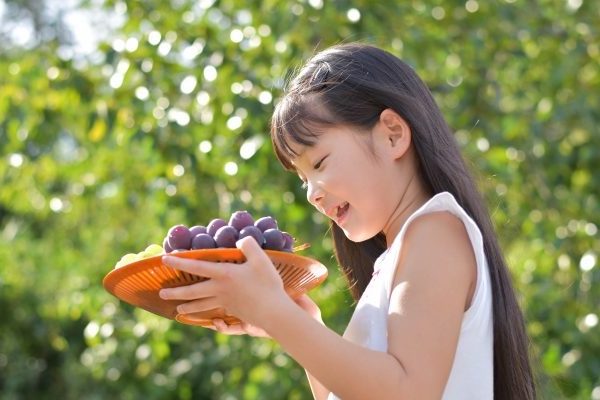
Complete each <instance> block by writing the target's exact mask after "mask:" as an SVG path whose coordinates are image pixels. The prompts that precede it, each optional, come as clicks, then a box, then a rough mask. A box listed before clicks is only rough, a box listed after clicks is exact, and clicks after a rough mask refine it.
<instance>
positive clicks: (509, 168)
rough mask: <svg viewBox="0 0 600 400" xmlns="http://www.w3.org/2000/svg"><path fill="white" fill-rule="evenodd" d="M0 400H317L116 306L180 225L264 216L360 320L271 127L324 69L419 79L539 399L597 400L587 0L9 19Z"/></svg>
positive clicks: (135, 10) (184, 6) (289, 5)
mask: <svg viewBox="0 0 600 400" xmlns="http://www.w3.org/2000/svg"><path fill="white" fill-rule="evenodd" d="M0 18H1V19H0V260H1V261H0V310H1V311H0V316H1V317H0V398H1V399H29V398H36V399H55V398H66V399H114V398H119V399H140V398H144V399H223V400H225V399H227V400H229V399H307V398H310V391H309V388H308V385H307V383H306V381H305V378H304V373H303V370H302V369H301V368H300V367H299V366H298V364H297V363H296V362H295V361H293V360H292V359H291V358H289V357H288V356H287V355H286V354H285V353H284V352H282V350H281V349H280V347H279V346H277V345H276V344H275V343H274V342H272V341H270V340H262V339H253V338H248V337H228V336H224V335H219V334H216V333H214V332H213V331H211V330H208V329H203V328H196V327H191V326H185V325H181V324H178V323H176V322H173V321H170V320H167V319H164V318H161V317H158V316H155V315H153V314H150V313H148V312H146V311H143V310H140V309H134V308H133V307H131V306H129V305H127V304H124V303H121V302H119V301H118V300H117V299H116V298H114V297H112V296H111V295H110V294H108V293H107V292H106V291H105V290H104V289H103V287H102V285H101V282H102V278H103V277H104V275H105V274H106V273H107V272H109V271H110V270H111V268H112V267H113V266H114V264H115V263H116V262H117V261H118V260H119V259H120V257H121V256H122V255H123V254H125V253H130V252H139V251H142V250H143V249H144V248H145V247H146V246H147V245H149V244H151V243H161V241H162V238H163V237H164V236H165V233H166V231H167V229H168V228H169V227H170V226H172V225H175V224H178V223H183V224H187V225H188V226H191V225H195V224H205V223H207V222H208V221H209V220H210V219H212V218H214V217H217V216H218V217H223V218H228V216H229V215H230V213H231V212H232V211H235V210H248V211H250V212H251V213H253V214H255V215H259V216H263V215H273V216H275V217H276V218H277V219H278V220H279V223H280V226H281V227H282V228H283V229H285V230H287V231H289V232H291V233H292V234H293V235H294V236H296V238H297V240H298V241H299V242H300V243H304V242H309V243H311V244H312V247H311V248H310V249H309V250H306V251H305V252H304V254H305V255H308V256H311V257H314V258H317V259H319V260H320V261H321V262H323V263H324V264H325V265H326V266H327V267H328V268H329V270H330V276H329V278H328V280H327V281H326V283H325V284H324V285H322V286H321V287H319V288H317V289H315V290H314V291H313V292H311V295H312V297H313V298H314V299H315V300H316V301H317V302H318V303H319V304H320V306H321V308H322V311H323V314H324V319H325V321H326V323H327V324H328V325H329V326H331V327H332V328H333V329H334V330H336V331H337V332H340V333H341V332H343V330H344V328H345V326H346V324H347V322H348V319H349V316H350V314H351V312H352V307H353V302H352V300H351V298H350V295H349V293H348V291H347V290H346V288H345V287H344V281H343V279H342V278H341V276H340V274H339V273H338V272H337V265H336V263H335V260H334V258H333V256H332V246H331V241H330V239H329V237H328V234H327V222H326V221H325V220H324V219H323V218H322V217H321V216H319V215H317V214H315V212H314V211H313V210H312V209H311V207H310V206H309V205H308V204H307V202H306V200H305V198H304V192H303V191H302V189H301V188H300V181H299V180H298V178H297V177H295V176H294V175H293V174H289V173H286V172H285V171H283V170H282V168H281V167H280V166H279V164H278V163H277V161H276V159H275V157H274V155H273V151H272V149H271V145H270V142H269V138H268V126H269V125H268V124H269V118H270V115H271V112H272V110H273V107H274V104H276V102H277V100H278V97H279V96H280V93H281V90H282V87H283V83H284V81H285V78H286V77H287V76H289V75H290V74H291V73H292V72H293V71H294V69H295V68H297V67H298V66H300V65H301V64H302V62H303V61H304V60H306V59H307V58H308V57H310V56H311V55H312V54H314V52H315V51H318V50H321V49H323V48H326V47H328V46H330V45H333V44H336V43H340V42H349V41H362V42H366V43H372V44H375V45H378V46H380V47H383V48H385V49H387V50H389V51H391V52H393V53H394V54H396V55H398V56H400V57H401V58H403V59H404V60H406V61H407V62H409V63H410V64H411V65H412V66H413V67H414V68H415V69H416V70H417V72H418V73H419V74H420V75H421V76H422V78H423V79H424V80H425V81H426V82H427V84H428V85H429V86H430V88H431V89H432V91H433V92H434V94H435V97H436V99H437V101H438V103H439V105H440V107H441V109H442V111H443V112H444V114H445V115H446V117H447V119H448V121H449V123H450V125H451V126H452V127H453V129H454V130H455V132H456V139H457V140H458V141H459V143H460V145H461V146H462V148H463V150H464V155H465V157H466V158H467V160H468V162H469V164H470V166H471V167H472V169H473V172H474V173H475V175H476V176H477V179H478V183H479V185H480V188H481V191H482V192H483V193H484V195H485V198H486V200H487V204H488V206H489V208H490V212H491V214H492V216H493V219H494V222H495V224H496V228H497V232H498V234H499V237H500V239H501V243H502V245H503V248H504V249H505V253H506V257H507V259H508V262H509V264H510V268H511V272H512V274H513V276H514V282H515V286H516V289H517V291H518V293H519V299H520V302H521V304H522V306H523V309H524V311H525V314H526V318H527V326H528V331H529V334H530V336H531V340H532V346H533V350H534V352H535V354H536V358H535V359H534V365H535V368H536V370H537V373H538V375H539V381H540V387H541V391H542V396H541V397H542V398H548V399H562V398H571V399H600V378H599V377H600V334H599V331H600V327H599V326H598V314H599V311H598V310H599V309H600V285H599V280H600V271H599V267H598V254H599V252H600V236H599V234H598V226H599V225H600V204H599V200H600V199H599V194H600V193H599V191H598V187H599V186H600V174H599V173H598V170H600V157H599V149H600V132H599V128H598V126H599V125H600V107H599V103H600V95H599V93H600V32H599V30H600V8H599V7H598V4H597V3H596V2H594V1H590V0H536V1H524V0H497V1H482V0H479V1H478V0H468V1H466V2H465V1H462V0H431V1H424V0H407V1H369V0H362V1H345V0H339V1H331V0H296V1H275V0H263V1H239V0H222V1H219V0H196V1H188V0H170V1H157V0H146V1H143V2H138V1H102V0H84V1H78V0H70V1H59V0H54V1H49V0H48V1H43V0H0Z"/></svg>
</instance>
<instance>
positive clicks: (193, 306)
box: [177, 297, 222, 314]
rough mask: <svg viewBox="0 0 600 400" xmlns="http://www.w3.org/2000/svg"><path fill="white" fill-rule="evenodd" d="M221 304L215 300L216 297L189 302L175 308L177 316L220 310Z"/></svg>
mask: <svg viewBox="0 0 600 400" xmlns="http://www.w3.org/2000/svg"><path fill="white" fill-rule="evenodd" d="M221 307H222V306H221V304H220V303H219V301H218V300H217V298H216V297H207V298H204V299H200V300H194V301H190V302H188V303H183V304H180V305H178V306H177V313H178V314H191V313H196V312H201V311H209V310H214V309H216V308H221Z"/></svg>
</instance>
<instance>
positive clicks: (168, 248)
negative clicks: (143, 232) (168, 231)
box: [163, 237, 173, 253]
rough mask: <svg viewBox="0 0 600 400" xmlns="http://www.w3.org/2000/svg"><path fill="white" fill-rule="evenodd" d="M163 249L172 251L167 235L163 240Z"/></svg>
mask: <svg viewBox="0 0 600 400" xmlns="http://www.w3.org/2000/svg"><path fill="white" fill-rule="evenodd" d="M163 249H165V253H170V252H172V251H173V249H172V248H171V246H169V238H168V237H166V238H165V240H163Z"/></svg>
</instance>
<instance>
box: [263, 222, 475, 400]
mask: <svg viewBox="0 0 600 400" xmlns="http://www.w3.org/2000/svg"><path fill="white" fill-rule="evenodd" d="M475 279H476V264H475V258H474V254H473V250H472V247H471V244H470V241H469V238H468V235H467V233H466V230H465V228H464V225H463V224H462V222H461V221H460V220H458V219H457V218H456V217H454V216H452V215H451V214H449V213H433V214H428V215H425V216H422V217H420V218H418V219H416V220H415V221H413V223H412V224H411V226H410V227H409V228H408V230H407V232H406V236H405V238H404V243H403V251H402V254H401V257H400V260H399V263H398V269H397V271H396V277H395V280H394V289H393V292H392V298H391V306H390V311H389V318H388V343H389V348H388V352H387V353H383V352H377V351H372V350H369V349H366V348H364V347H361V346H358V345H356V344H353V343H351V342H349V341H346V340H344V339H343V338H341V337H340V336H338V335H337V334H336V333H335V332H333V331H331V330H329V329H327V328H326V327H324V326H322V325H320V324H319V323H318V322H316V321H314V320H313V319H311V318H310V317H308V315H306V313H304V312H303V311H302V310H300V309H299V308H298V307H297V306H296V305H295V304H293V303H291V302H284V303H281V304H280V306H279V307H273V308H272V314H271V315H270V317H269V318H267V319H265V321H264V325H263V328H264V329H265V330H266V331H267V332H269V334H270V335H271V337H273V338H274V339H275V340H277V341H278V342H279V343H280V344H281V345H282V346H283V348H284V349H285V350H286V351H287V352H288V353H289V354H290V355H291V356H292V357H293V358H295V359H296V360H297V361H298V362H299V363H300V364H301V365H302V366H304V367H305V368H306V369H307V370H308V371H310V373H311V374H312V375H313V376H315V377H317V378H318V380H319V381H320V382H322V383H323V385H324V386H325V387H327V388H329V389H330V390H331V391H332V392H334V393H335V394H337V395H338V396H339V397H341V398H343V399H344V400H346V399H366V398H376V399H388V398H389V399H414V398H418V399H439V398H440V397H441V396H442V393H443V390H444V387H445V385H446V382H447V380H448V376H449V373H450V369H451V366H452V362H453V359H454V353H455V350H456V345H457V342H458V336H459V333H460V327H461V321H462V316H463V313H464V311H465V309H467V308H468V306H469V301H470V294H471V293H472V291H473V290H472V289H473V287H474V282H475ZM365 329H368V327H365ZM474 379H476V377H474Z"/></svg>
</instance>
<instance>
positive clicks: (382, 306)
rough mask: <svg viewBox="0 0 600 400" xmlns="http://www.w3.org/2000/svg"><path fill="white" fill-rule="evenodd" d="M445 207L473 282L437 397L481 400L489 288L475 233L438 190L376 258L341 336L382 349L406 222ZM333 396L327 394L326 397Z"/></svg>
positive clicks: (487, 369) (488, 386) (488, 355)
mask: <svg viewBox="0 0 600 400" xmlns="http://www.w3.org/2000/svg"><path fill="white" fill-rule="evenodd" d="M437 211H448V212H450V213H452V214H453V215H455V216H457V217H458V218H460V219H461V220H462V222H463V223H464V224H465V228H466V230H467V233H468V235H469V239H470V240H471V244H472V245H473V251H474V254H475V259H476V262H477V283H476V288H475V292H474V294H473V299H472V301H471V305H470V307H469V309H468V310H467V311H465V313H464V314H463V320H462V325H461V330H460V336H459V339H458V346H457V348H456V354H455V357H454V362H453V364H452V369H451V371H450V376H449V378H448V382H447V383H446V387H445V389H444V394H443V396H442V399H443V400H458V399H460V400H470V399H473V400H486V399H492V398H493V396H494V367H493V366H494V351H493V342H494V337H493V316H492V288H491V283H490V276H489V271H488V267H487V259H486V257H485V253H484V250H483V240H482V236H481V232H480V230H479V228H478V227H477V225H476V224H475V222H474V221H473V220H472V219H471V218H470V217H469V216H468V215H467V213H466V212H465V211H464V210H463V208H462V207H461V206H460V205H459V204H458V203H457V202H456V200H455V199H454V196H452V195H451V194H450V193H448V192H443V193H439V194H437V195H435V196H434V197H432V198H431V199H430V200H429V201H428V202H427V203H425V204H424V205H423V206H422V207H421V208H419V209H418V210H417V211H415V212H414V213H413V214H412V215H411V216H410V217H409V218H408V219H407V221H406V223H405V224H404V226H403V227H402V229H401V230H400V233H399V234H398V236H397V237H396V238H395V239H394V241H393V242H392V245H391V246H390V247H389V248H388V249H387V250H386V251H385V252H384V253H383V254H381V256H379V258H378V259H377V260H376V262H375V265H374V273H373V278H372V279H371V281H370V282H369V284H368V286H367V288H366V289H365V291H364V293H363V294H362V296H361V298H360V299H359V301H358V303H357V305H356V309H355V311H354V314H353V315H352V318H351V320H350V323H349V324H348V327H347V328H346V331H345V333H344V338H346V339H348V340H350V341H351V342H353V343H356V344H360V345H362V346H364V347H367V348H369V349H371V350H376V351H382V352H386V351H387V349H388V339H387V319H388V310H389V307H390V295H391V291H392V284H393V279H394V274H395V270H396V265H397V257H398V255H399V254H400V250H401V247H402V239H403V237H404V234H405V232H406V229H407V227H408V225H409V224H410V223H411V222H412V221H413V220H414V219H415V218H416V217H418V216H420V215H423V214H426V213H431V212H437ZM336 399H338V397H337V396H335V395H334V394H333V393H331V394H330V395H329V397H328V400H336Z"/></svg>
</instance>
